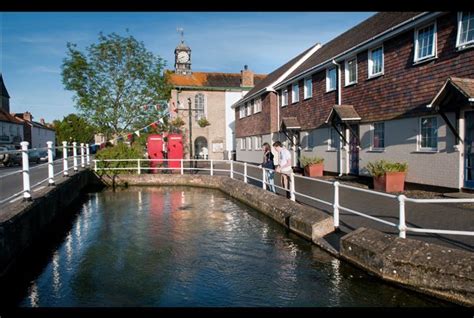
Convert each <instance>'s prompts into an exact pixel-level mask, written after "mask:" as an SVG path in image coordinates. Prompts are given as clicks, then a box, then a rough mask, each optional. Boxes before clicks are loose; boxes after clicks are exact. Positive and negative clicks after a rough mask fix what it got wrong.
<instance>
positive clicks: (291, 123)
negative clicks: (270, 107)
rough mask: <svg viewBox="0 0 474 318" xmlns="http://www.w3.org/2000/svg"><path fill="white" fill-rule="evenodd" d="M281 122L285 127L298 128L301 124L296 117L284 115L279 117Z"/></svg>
mask: <svg viewBox="0 0 474 318" xmlns="http://www.w3.org/2000/svg"><path fill="white" fill-rule="evenodd" d="M281 124H282V126H284V127H285V128H286V129H300V128H301V125H300V123H299V121H298V118H296V117H284V118H282V119H281Z"/></svg>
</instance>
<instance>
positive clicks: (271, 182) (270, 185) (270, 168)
mask: <svg viewBox="0 0 474 318" xmlns="http://www.w3.org/2000/svg"><path fill="white" fill-rule="evenodd" d="M262 150H263V162H262V164H261V167H262V168H265V169H266V170H265V175H266V179H267V180H266V182H267V189H268V190H270V191H272V192H273V193H276V190H275V179H274V177H275V171H274V170H275V164H274V163H273V153H272V149H271V147H270V144H269V143H268V142H265V143H264V144H263V145H262Z"/></svg>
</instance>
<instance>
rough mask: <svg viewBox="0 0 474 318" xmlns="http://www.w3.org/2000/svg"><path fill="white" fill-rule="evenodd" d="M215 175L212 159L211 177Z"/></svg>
mask: <svg viewBox="0 0 474 318" xmlns="http://www.w3.org/2000/svg"><path fill="white" fill-rule="evenodd" d="M213 175H214V160H212V159H211V176H213Z"/></svg>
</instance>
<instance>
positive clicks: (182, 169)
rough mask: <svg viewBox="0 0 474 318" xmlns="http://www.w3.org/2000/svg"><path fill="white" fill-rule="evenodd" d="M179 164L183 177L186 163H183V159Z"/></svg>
mask: <svg viewBox="0 0 474 318" xmlns="http://www.w3.org/2000/svg"><path fill="white" fill-rule="evenodd" d="M179 162H180V164H181V175H183V174H184V162H183V159H182V158H181V159H179Z"/></svg>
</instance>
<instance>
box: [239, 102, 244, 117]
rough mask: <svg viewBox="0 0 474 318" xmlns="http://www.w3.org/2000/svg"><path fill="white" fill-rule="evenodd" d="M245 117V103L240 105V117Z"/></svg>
mask: <svg viewBox="0 0 474 318" xmlns="http://www.w3.org/2000/svg"><path fill="white" fill-rule="evenodd" d="M244 117H245V105H242V106H240V107H239V118H244Z"/></svg>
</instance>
